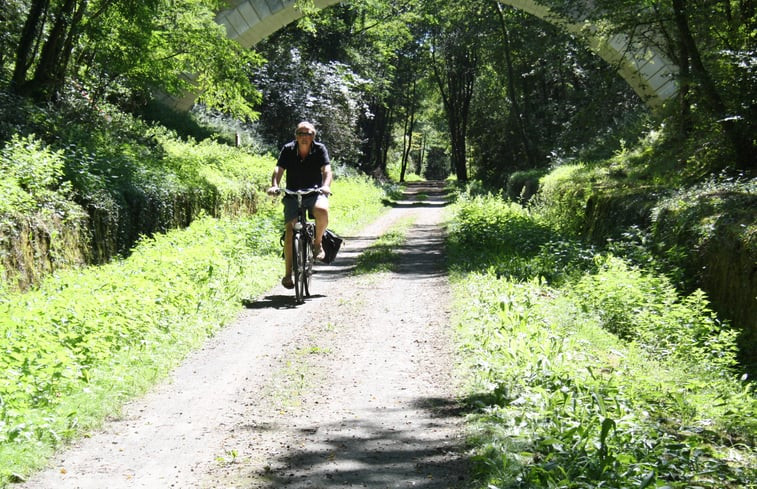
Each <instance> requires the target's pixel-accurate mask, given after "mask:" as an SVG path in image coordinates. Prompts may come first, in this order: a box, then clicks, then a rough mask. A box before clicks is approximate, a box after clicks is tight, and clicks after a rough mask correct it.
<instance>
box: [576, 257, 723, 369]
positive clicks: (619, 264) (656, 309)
mask: <svg viewBox="0 0 757 489" xmlns="http://www.w3.org/2000/svg"><path fill="white" fill-rule="evenodd" d="M572 290H573V293H575V294H576V296H577V297H578V300H577V302H579V303H580V304H581V305H582V307H583V308H584V312H585V313H587V314H591V313H592V312H593V311H595V314H596V315H597V317H598V320H599V321H598V322H599V324H600V325H601V326H602V327H604V328H606V329H607V330H608V331H610V332H612V333H614V334H616V335H618V336H619V337H621V338H623V339H627V340H631V341H635V342H637V343H639V344H640V345H641V346H642V347H643V348H645V349H647V350H649V351H650V352H651V353H652V354H653V355H654V356H655V357H656V358H661V359H667V357H674V358H673V359H672V360H671V361H677V360H685V361H690V362H692V365H694V366H697V367H698V368H702V369H705V370H710V369H711V370H712V371H714V372H716V373H718V372H728V371H729V369H732V368H734V367H735V366H736V356H735V354H736V342H735V339H736V335H737V333H736V332H735V331H734V330H732V329H729V328H727V327H722V326H721V324H720V321H718V319H717V317H716V315H715V314H714V313H713V312H712V310H711V309H710V307H709V302H708V301H707V298H706V296H705V295H704V293H703V292H702V291H696V292H695V293H693V294H691V295H690V296H688V297H683V298H680V297H679V294H678V293H677V291H676V290H675V288H674V287H673V286H672V285H671V284H670V282H669V281H668V280H667V279H666V278H665V277H664V276H658V275H654V274H649V273H644V272H641V271H640V270H637V269H635V268H632V267H629V266H628V265H627V264H626V262H625V261H623V260H621V259H619V258H615V257H608V258H606V259H604V260H603V263H601V265H600V269H599V271H598V272H597V273H596V274H592V275H587V276H585V277H583V278H582V279H581V280H579V281H578V282H577V283H576V284H575V285H574V286H573V288H572Z"/></svg>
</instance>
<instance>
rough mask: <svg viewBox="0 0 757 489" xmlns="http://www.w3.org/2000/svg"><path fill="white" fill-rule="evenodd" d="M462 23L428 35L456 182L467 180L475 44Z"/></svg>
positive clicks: (476, 51) (475, 66)
mask: <svg viewBox="0 0 757 489" xmlns="http://www.w3.org/2000/svg"><path fill="white" fill-rule="evenodd" d="M470 32H471V31H470V30H469V28H468V27H467V26H465V25H464V24H454V25H448V26H447V28H446V29H445V30H444V31H436V32H434V33H433V35H432V38H431V46H430V50H431V51H430V52H431V68H432V73H433V77H434V80H435V81H436V83H437V86H438V87H439V92H440V94H441V97H442V101H443V103H444V109H445V113H446V116H447V124H448V126H449V134H450V143H451V147H452V162H453V165H454V166H455V173H456V175H457V179H458V181H460V182H466V181H468V165H467V156H468V155H467V151H466V139H467V135H468V117H469V114H470V110H469V109H470V103H471V99H472V97H473V87H474V84H475V81H476V74H477V69H478V47H477V45H476V44H475V43H474V42H472V39H471V38H470V37H469V34H470Z"/></svg>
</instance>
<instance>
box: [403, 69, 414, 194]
mask: <svg viewBox="0 0 757 489" xmlns="http://www.w3.org/2000/svg"><path fill="white" fill-rule="evenodd" d="M416 86H417V82H416V80H415V79H413V88H412V90H411V91H410V100H409V103H408V107H407V111H408V112H407V115H406V116H405V128H404V131H403V133H404V137H403V138H402V166H401V169H400V182H404V181H405V172H406V171H407V162H408V160H410V149H411V148H412V147H413V130H414V129H415V89H416Z"/></svg>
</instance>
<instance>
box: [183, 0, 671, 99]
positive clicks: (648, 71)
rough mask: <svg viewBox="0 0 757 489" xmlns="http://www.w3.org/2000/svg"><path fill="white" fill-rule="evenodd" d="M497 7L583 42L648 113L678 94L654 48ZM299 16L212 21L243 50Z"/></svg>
mask: <svg viewBox="0 0 757 489" xmlns="http://www.w3.org/2000/svg"><path fill="white" fill-rule="evenodd" d="M340 1H341V0H314V3H315V6H316V7H318V8H327V7H330V6H332V5H335V4H337V3H339V2H340ZM501 1H502V3H504V4H507V5H511V6H513V7H515V8H518V9H521V10H523V11H525V12H527V13H529V14H531V15H535V16H536V17H539V18H541V19H543V20H545V21H547V22H550V23H552V24H555V25H559V26H562V27H563V28H565V29H566V30H567V31H568V32H570V33H573V34H577V35H579V36H580V37H581V38H582V39H585V40H586V42H587V44H588V46H589V48H590V49H592V50H593V51H594V52H596V53H597V54H598V55H599V56H600V57H602V58H603V59H604V60H605V61H607V62H608V63H610V64H611V65H613V66H616V67H617V70H618V74H619V75H620V76H621V77H622V78H623V79H624V80H625V81H626V82H627V83H628V84H629V85H630V86H631V88H632V89H633V90H634V91H635V92H636V93H637V94H638V95H639V96H640V97H641V98H642V100H644V101H645V102H646V103H647V105H649V106H650V107H652V108H653V109H657V108H659V107H661V106H662V105H663V104H664V103H665V102H667V101H668V100H670V99H672V98H673V97H674V96H675V95H676V93H677V92H678V85H677V82H676V76H677V74H678V67H677V66H676V65H675V64H674V63H673V62H672V61H670V60H669V59H668V58H667V57H666V56H664V55H663V53H661V52H660V51H659V50H657V49H655V48H654V47H651V46H643V45H639V44H638V43H632V42H631V40H630V38H629V37H628V36H626V35H623V34H616V35H614V36H612V37H610V38H602V37H599V36H592V35H591V34H589V35H587V32H590V30H591V26H587V25H585V24H583V23H580V22H575V21H570V20H567V19H564V18H561V17H559V16H557V15H555V14H554V13H553V12H551V11H550V10H549V9H548V8H547V7H545V6H543V5H539V4H538V3H536V1H534V0H501ZM301 16H302V14H301V12H300V11H299V10H297V9H296V8H295V0H231V1H230V2H229V6H228V7H227V8H226V9H225V10H223V11H221V12H219V13H218V14H217V16H216V21H217V22H218V23H219V24H222V25H223V26H224V27H225V28H226V33H227V35H228V36H229V38H231V39H233V40H236V41H237V42H239V43H240V44H241V45H242V46H244V47H246V48H249V47H251V46H253V45H255V44H256V43H257V42H259V41H261V40H263V39H264V38H266V37H268V36H269V35H271V34H273V33H274V32H276V31H278V30H279V29H281V28H282V27H284V26H286V25H288V24H290V23H291V22H294V21H295V20H297V19H299V18H300V17H301ZM194 100H195V95H194V94H188V95H186V96H185V97H182V98H178V99H173V103H172V104H171V105H173V106H174V107H175V108H177V109H180V110H188V109H189V108H191V106H192V104H193V103H194Z"/></svg>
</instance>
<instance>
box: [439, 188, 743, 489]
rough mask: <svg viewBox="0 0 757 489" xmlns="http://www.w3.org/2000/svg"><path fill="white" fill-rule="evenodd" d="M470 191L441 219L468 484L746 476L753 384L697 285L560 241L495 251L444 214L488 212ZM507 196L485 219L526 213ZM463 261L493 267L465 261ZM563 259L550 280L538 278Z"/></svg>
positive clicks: (704, 483) (675, 483)
mask: <svg viewBox="0 0 757 489" xmlns="http://www.w3.org/2000/svg"><path fill="white" fill-rule="evenodd" d="M489 199H492V198H491V197H490V198H489ZM484 201H485V199H480V200H479V208H478V209H476V210H475V211H472V210H471V209H470V208H469V207H470V206H471V205H472V203H471V202H465V203H463V204H462V205H456V206H455V207H454V208H453V211H454V213H453V218H452V223H451V225H450V246H451V251H452V252H451V253H450V257H451V260H452V262H451V266H452V269H453V270H455V271H456V272H455V289H456V291H457V297H458V301H457V306H456V308H457V311H458V312H457V313H456V317H457V323H458V325H459V337H458V338H459V342H460V345H461V350H462V355H463V359H464V361H463V365H461V368H462V370H463V371H464V372H466V377H467V378H468V380H469V381H470V388H469V389H470V391H469V395H468V398H467V399H468V403H469V406H470V408H471V411H472V414H471V417H470V421H471V443H472V446H473V447H474V457H473V461H474V471H475V473H476V475H477V477H478V479H479V483H480V487H488V488H492V487H497V488H516V487H532V488H539V487H544V488H546V487H574V488H584V487H585V488H590V487H591V488H594V487H664V486H667V487H703V488H712V489H715V488H722V487H749V486H750V485H751V484H755V483H757V472H756V471H755V470H754V467H755V466H757V464H755V462H756V460H755V458H754V444H755V442H757V424H755V421H754V420H755V419H757V418H755V416H754V414H755V413H757V396H755V392H754V389H753V387H754V386H753V384H751V383H746V382H744V381H743V380H739V378H738V375H739V374H738V373H737V370H736V369H735V361H734V351H735V334H734V332H733V331H732V330H730V329H729V328H728V326H727V325H724V324H721V323H720V322H718V320H717V319H716V317H715V315H714V314H713V312H712V311H711V309H710V308H709V305H708V303H707V298H706V297H705V296H704V294H703V293H701V292H697V293H694V294H691V295H690V296H681V295H679V294H678V293H677V292H676V291H675V289H674V288H673V287H672V286H671V285H670V283H669V282H668V281H667V279H665V278H664V277H663V276H660V275H655V274H653V273H648V272H642V271H640V270H638V269H636V268H634V267H632V266H630V265H628V264H627V262H626V261H624V260H623V259H622V257H614V256H612V255H608V254H606V253H603V252H601V251H599V250H596V249H592V248H585V247H582V246H581V245H580V244H579V243H577V242H574V241H565V240H558V239H553V240H551V241H547V242H544V243H542V244H541V245H540V246H539V247H537V249H536V252H531V253H524V252H522V251H520V250H519V249H518V247H506V246H503V247H500V248H498V249H499V256H498V257H496V258H494V257H492V252H491V248H490V246H491V245H490V243H489V242H487V241H486V240H483V239H482V240H476V239H471V240H467V239H466V238H463V237H461V236H460V234H465V233H468V232H469V229H468V227H466V226H464V225H460V224H459V223H458V222H457V221H458V220H462V221H463V222H466V221H469V220H470V216H472V215H473V216H475V215H477V214H479V213H483V209H484V208H489V209H496V210H498V211H499V213H502V211H503V209H502V207H497V205H496V204H495V203H490V202H488V201H486V203H485V204H484ZM500 206H504V203H502V204H500ZM507 209H508V212H509V213H510V214H511V215H516V216H519V218H518V219H512V218H511V219H502V220H499V221H498V222H499V225H498V227H497V229H498V233H502V230H499V226H501V227H506V226H510V225H512V228H513V230H511V231H509V232H508V231H506V230H505V231H504V233H503V234H505V235H507V234H508V233H513V234H517V233H515V231H516V230H522V229H524V228H525V227H526V225H525V224H524V222H523V220H526V219H530V220H532V221H534V218H533V217H532V216H529V215H528V214H527V213H526V212H525V211H520V212H519V211H518V210H517V208H513V207H512V204H508V207H507ZM477 222H479V223H480V225H483V226H485V225H486V222H487V221H486V220H485V219H484V218H483V217H482V218H481V219H478V220H477ZM532 226H536V222H534V223H533V224H532ZM463 241H464V242H465V243H466V248H465V251H466V254H465V257H464V255H463V254H459V253H457V252H456V247H457V243H459V242H463ZM561 256H564V257H565V259H563V258H561ZM577 257H578V259H576V258H577ZM477 260H481V261H484V262H489V263H495V264H496V266H495V267H492V268H491V269H489V270H486V271H478V270H480V269H474V268H472V267H469V265H468V263H469V262H470V261H477ZM563 263H565V264H568V265H567V268H568V270H567V271H566V273H561V274H560V280H551V281H550V282H547V281H545V280H544V279H542V278H540V277H541V276H543V275H545V274H548V273H549V270H550V269H553V268H558V269H559V268H560V267H561V264H563ZM512 265H515V267H514V268H513V267H512ZM471 269H473V270H474V271H473V272H468V271H466V270H471ZM734 440H737V442H736V443H733V441H734Z"/></svg>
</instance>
